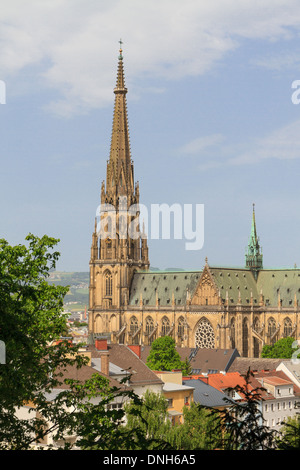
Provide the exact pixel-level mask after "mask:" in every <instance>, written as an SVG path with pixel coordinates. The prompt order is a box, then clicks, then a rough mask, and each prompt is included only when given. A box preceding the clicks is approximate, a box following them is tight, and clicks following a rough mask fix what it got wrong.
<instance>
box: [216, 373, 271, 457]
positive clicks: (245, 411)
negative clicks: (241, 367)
mask: <svg viewBox="0 0 300 470" xmlns="http://www.w3.org/2000/svg"><path fill="white" fill-rule="evenodd" d="M251 377H253V373H252V372H251V371H250V369H249V370H248V372H247V374H246V376H245V384H244V385H243V386H241V385H237V386H236V387H229V388H228V391H229V392H231V391H233V390H234V391H235V392H237V393H238V394H239V395H241V396H242V397H243V401H242V402H233V401H231V400H230V399H228V403H229V404H230V403H231V406H230V407H229V408H226V409H225V410H223V411H221V412H220V413H219V417H220V418H221V420H222V423H223V426H224V439H223V448H224V450H270V449H273V448H274V443H275V437H276V433H275V431H274V430H272V429H270V428H269V427H268V426H265V425H264V424H263V415H262V411H261V409H260V406H259V404H260V402H261V400H262V398H261V393H262V392H263V391H264V390H265V389H264V388H263V387H255V388H253V387H252V386H251Z"/></svg>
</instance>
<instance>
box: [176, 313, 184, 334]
mask: <svg viewBox="0 0 300 470" xmlns="http://www.w3.org/2000/svg"><path fill="white" fill-rule="evenodd" d="M177 333H178V336H179V338H183V336H184V318H183V317H180V318H179V320H178V327H177Z"/></svg>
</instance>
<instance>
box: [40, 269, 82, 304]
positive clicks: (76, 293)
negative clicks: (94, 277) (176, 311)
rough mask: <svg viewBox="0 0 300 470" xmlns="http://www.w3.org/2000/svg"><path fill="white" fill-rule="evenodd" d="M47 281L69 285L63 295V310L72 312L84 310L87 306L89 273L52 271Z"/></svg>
mask: <svg viewBox="0 0 300 470" xmlns="http://www.w3.org/2000/svg"><path fill="white" fill-rule="evenodd" d="M49 283H51V284H55V285H60V286H69V292H68V294H67V295H66V296H65V301H64V306H65V310H69V311H70V312H71V313H72V312H78V311H84V310H85V308H87V309H88V306H89V273H88V272H70V273H69V272H64V271H53V272H51V273H50V277H49Z"/></svg>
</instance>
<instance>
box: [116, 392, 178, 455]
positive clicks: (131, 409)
mask: <svg viewBox="0 0 300 470" xmlns="http://www.w3.org/2000/svg"><path fill="white" fill-rule="evenodd" d="M125 413H126V421H127V424H126V429H127V430H131V431H132V430H139V431H140V434H141V435H144V436H147V438H148V439H150V440H151V444H150V447H149V449H156V448H157V446H158V445H159V447H163V448H167V447H168V443H167V440H168V435H169V433H170V430H171V429H172V424H171V422H170V421H169V420H168V402H167V400H166V399H165V397H164V396H163V395H162V394H160V393H155V392H153V391H150V390H147V391H146V392H145V394H144V396H143V398H142V400H141V403H139V404H137V403H133V402H131V403H129V404H127V405H126V406H125Z"/></svg>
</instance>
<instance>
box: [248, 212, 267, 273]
mask: <svg viewBox="0 0 300 470" xmlns="http://www.w3.org/2000/svg"><path fill="white" fill-rule="evenodd" d="M246 267H247V268H250V269H251V270H252V271H253V274H254V277H255V279H257V275H258V271H259V270H260V269H262V267H263V255H262V252H261V247H260V245H259V238H258V236H257V233H256V222H255V205H254V204H253V212H252V225H251V234H250V239H249V243H248V249H247V252H246Z"/></svg>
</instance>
